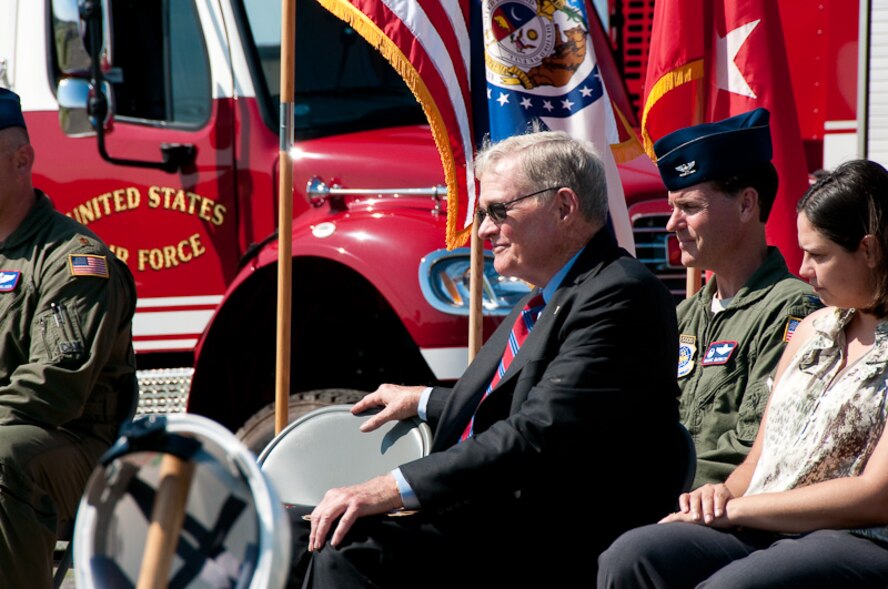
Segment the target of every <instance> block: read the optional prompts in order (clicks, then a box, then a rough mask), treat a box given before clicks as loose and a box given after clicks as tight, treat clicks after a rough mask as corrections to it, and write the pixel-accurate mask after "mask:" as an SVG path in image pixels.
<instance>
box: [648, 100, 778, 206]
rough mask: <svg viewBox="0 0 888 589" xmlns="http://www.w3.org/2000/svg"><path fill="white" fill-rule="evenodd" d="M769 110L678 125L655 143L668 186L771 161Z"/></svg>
mask: <svg viewBox="0 0 888 589" xmlns="http://www.w3.org/2000/svg"><path fill="white" fill-rule="evenodd" d="M770 118H771V115H770V113H769V112H768V111H767V110H765V109H764V108H757V109H755V110H753V111H750V112H747V113H743V114H741V115H737V116H735V117H731V118H729V119H725V120H723V121H718V122H715V123H703V124H702V125H694V126H693V127H687V128H685V129H679V130H678V131H674V132H672V133H670V134H669V135H665V136H663V137H661V138H660V139H659V140H658V141H657V142H656V143H654V153H655V154H656V155H657V167H658V168H659V169H660V176H661V177H662V178H663V183H664V184H666V188H667V189H669V190H681V189H683V188H687V187H688V186H693V185H694V184H700V183H701V182H706V181H708V180H720V179H725V178H728V177H730V176H733V175H734V174H737V173H738V172H742V171H744V170H747V169H750V168H753V167H756V166H758V165H761V164H766V163H768V162H769V161H771V157H772V155H773V148H772V147H771V128H770V126H769V125H768V121H769V120H770Z"/></svg>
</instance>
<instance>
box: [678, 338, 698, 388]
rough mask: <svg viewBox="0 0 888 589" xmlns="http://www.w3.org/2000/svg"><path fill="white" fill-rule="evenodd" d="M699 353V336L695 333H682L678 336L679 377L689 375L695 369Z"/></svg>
mask: <svg viewBox="0 0 888 589" xmlns="http://www.w3.org/2000/svg"><path fill="white" fill-rule="evenodd" d="M696 355H697V338H696V337H694V336H693V335H684V334H681V335H680V336H679V337H678V378H681V377H682V376H687V375H689V374H690V373H691V371H692V370H693V369H694V357H695V356H696Z"/></svg>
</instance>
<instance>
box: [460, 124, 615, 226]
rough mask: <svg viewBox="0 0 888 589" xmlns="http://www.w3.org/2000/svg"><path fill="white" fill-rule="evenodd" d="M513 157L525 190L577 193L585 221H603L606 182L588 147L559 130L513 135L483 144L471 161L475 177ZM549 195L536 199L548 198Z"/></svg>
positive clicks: (598, 163)
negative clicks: (521, 172)
mask: <svg viewBox="0 0 888 589" xmlns="http://www.w3.org/2000/svg"><path fill="white" fill-rule="evenodd" d="M513 157H514V158H517V159H518V164H519V166H520V168H521V170H522V171H523V175H524V178H523V179H524V180H525V181H526V182H527V184H530V186H528V190H533V189H534V188H536V189H543V188H547V187H556V186H557V187H566V188H570V189H572V190H573V191H574V192H576V193H577V196H578V197H579V201H580V211H581V212H582V214H583V217H585V218H586V220H588V221H591V222H601V223H604V222H606V220H607V212H608V208H607V181H606V180H605V170H604V162H602V161H601V158H600V157H599V156H598V153H597V152H596V151H595V148H594V147H593V146H592V144H590V143H588V142H585V141H579V140H577V139H574V138H573V137H571V136H570V135H568V134H567V133H565V132H563V131H538V132H529V133H525V134H523V135H514V136H512V137H509V138H507V139H503V140H502V141H499V142H497V143H490V142H488V141H485V144H484V146H483V147H482V148H481V150H480V151H479V152H478V155H477V157H476V158H475V175H476V176H477V177H479V178H480V177H481V176H483V175H484V173H485V172H487V171H489V170H490V169H492V168H493V167H494V166H496V165H497V164H498V163H499V162H500V161H502V160H505V159H510V158H513ZM550 195H551V193H546V194H543V195H540V196H539V197H537V198H550Z"/></svg>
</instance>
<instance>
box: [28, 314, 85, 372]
mask: <svg viewBox="0 0 888 589" xmlns="http://www.w3.org/2000/svg"><path fill="white" fill-rule="evenodd" d="M38 321H39V322H40V325H41V327H42V331H43V345H44V347H45V349H46V357H47V358H48V359H49V361H50V362H53V363H62V364H66V363H72V364H76V363H79V362H80V361H82V360H83V359H84V358H85V357H86V346H85V345H84V343H83V330H82V329H81V327H80V315H79V314H78V313H77V310H76V309H73V308H71V307H69V306H68V305H65V304H64V303H59V304H54V305H53V307H52V309H50V310H49V311H45V312H44V313H42V314H41V315H40V317H39V318H38Z"/></svg>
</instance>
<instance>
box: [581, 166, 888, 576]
mask: <svg viewBox="0 0 888 589" xmlns="http://www.w3.org/2000/svg"><path fill="white" fill-rule="evenodd" d="M798 213H799V215H798V231H799V245H800V247H801V248H802V250H803V251H804V260H803V262H802V267H801V269H800V274H801V275H802V277H803V278H805V279H807V280H808V282H810V283H811V285H812V286H813V287H814V289H815V291H816V292H817V294H819V295H820V297H821V298H822V299H823V302H824V303H825V304H826V305H829V306H828V307H826V308H824V309H822V310H820V311H817V312H815V313H813V314H812V315H810V316H809V317H808V318H806V319H805V320H804V321H803V322H802V323H801V324H800V325H799V326H798V328H797V329H796V332H795V335H794V336H793V338H792V340H791V341H790V343H789V344H788V345H787V348H786V351H785V352H784V354H783V358H782V359H781V361H780V364H779V365H778V367H777V371H776V375H775V378H774V384H773V386H772V389H771V390H772V394H771V398H770V400H769V404H768V409H767V411H766V413H765V416H764V418H763V420H762V426H761V428H760V429H759V433H758V436H757V438H756V440H755V443H754V444H753V447H752V450H751V451H750V453H749V456H748V458H747V459H746V461H745V462H743V464H741V465H740V466H739V467H737V469H736V470H734V472H733V473H732V474H731V476H730V477H728V479H727V480H726V481H725V483H724V484H718V485H704V486H702V487H700V488H698V489H696V490H694V491H693V492H691V493H685V494H683V495H681V497H680V498H679V510H678V511H677V512H676V513H674V514H672V515H670V516H667V517H666V518H664V519H663V520H662V521H661V522H660V524H655V525H653V526H646V527H643V528H637V529H635V530H632V531H630V532H627V533H626V534H624V535H623V536H621V537H620V538H618V539H617V541H616V542H614V544H613V545H612V546H611V547H610V548H609V549H608V550H607V551H606V552H605V553H604V554H602V555H601V557H600V559H599V575H598V586H599V587H615V588H618V587H632V588H639V587H668V588H679V587H694V586H701V587H702V586H711V587H806V588H808V587H842V588H846V587H849V588H850V587H880V588H884V587H886V586H888V434H886V433H885V432H884V430H885V421H886V417H888V399H886V396H888V366H886V363H888V258H886V255H888V171H886V170H885V169H884V168H883V167H882V166H880V165H879V164H876V163H874V162H870V161H853V162H849V163H847V164H844V165H842V166H840V167H839V168H837V169H836V170H835V172H833V173H831V174H829V175H827V176H825V177H823V178H821V179H820V180H819V181H818V182H817V183H816V184H815V185H814V186H812V187H811V188H810V190H809V191H808V192H807V194H806V195H805V196H804V197H803V198H802V199H801V201H800V202H799V205H798Z"/></svg>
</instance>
